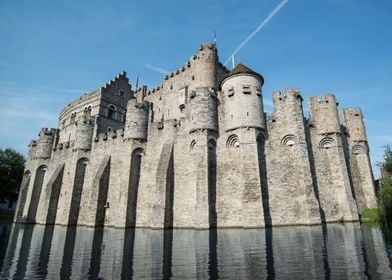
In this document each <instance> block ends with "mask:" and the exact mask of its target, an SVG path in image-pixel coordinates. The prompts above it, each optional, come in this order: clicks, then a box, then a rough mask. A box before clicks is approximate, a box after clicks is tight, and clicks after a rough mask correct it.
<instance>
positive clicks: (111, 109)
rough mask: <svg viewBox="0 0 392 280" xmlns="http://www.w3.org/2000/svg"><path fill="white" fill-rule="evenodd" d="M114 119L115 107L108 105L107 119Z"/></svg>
mask: <svg viewBox="0 0 392 280" xmlns="http://www.w3.org/2000/svg"><path fill="white" fill-rule="evenodd" d="M115 117H116V107H114V106H113V105H109V107H108V118H109V119H115Z"/></svg>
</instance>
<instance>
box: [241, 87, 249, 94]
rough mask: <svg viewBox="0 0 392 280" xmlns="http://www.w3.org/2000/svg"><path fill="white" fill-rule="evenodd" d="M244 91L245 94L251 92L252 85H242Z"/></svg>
mask: <svg viewBox="0 0 392 280" xmlns="http://www.w3.org/2000/svg"><path fill="white" fill-rule="evenodd" d="M242 93H244V94H250V86H248V85H246V86H242Z"/></svg>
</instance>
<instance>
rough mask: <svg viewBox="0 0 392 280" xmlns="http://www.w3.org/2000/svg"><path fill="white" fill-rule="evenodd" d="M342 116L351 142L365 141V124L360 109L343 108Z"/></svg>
mask: <svg viewBox="0 0 392 280" xmlns="http://www.w3.org/2000/svg"><path fill="white" fill-rule="evenodd" d="M343 116H344V121H345V125H346V128H347V132H348V136H349V138H350V140H351V141H352V142H366V143H367V136H366V131H365V124H364V122H363V116H362V111H361V109H359V108H355V109H354V110H350V109H343Z"/></svg>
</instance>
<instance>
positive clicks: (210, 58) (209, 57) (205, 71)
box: [193, 44, 218, 88]
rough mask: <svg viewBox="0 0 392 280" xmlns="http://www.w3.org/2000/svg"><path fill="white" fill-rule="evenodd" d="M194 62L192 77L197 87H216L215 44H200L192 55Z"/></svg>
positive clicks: (216, 61)
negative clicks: (193, 75) (193, 74)
mask: <svg viewBox="0 0 392 280" xmlns="http://www.w3.org/2000/svg"><path fill="white" fill-rule="evenodd" d="M193 59H194V62H195V72H196V73H197V75H195V77H194V79H195V82H196V86H197V87H213V88H216V87H217V84H216V83H217V81H216V67H217V63H218V53H217V49H216V46H215V44H211V45H209V44H202V45H201V47H200V49H199V52H198V53H197V55H196V56H194V57H193Z"/></svg>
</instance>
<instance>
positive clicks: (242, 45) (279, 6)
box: [225, 0, 289, 65]
mask: <svg viewBox="0 0 392 280" xmlns="http://www.w3.org/2000/svg"><path fill="white" fill-rule="evenodd" d="M287 2H289V0H283V1H282V2H280V3H279V5H278V6H276V7H275V9H273V11H272V12H271V13H269V15H268V16H267V18H266V19H265V20H264V21H263V22H262V23H261V24H260V25H259V26H258V27H257V28H256V30H255V31H253V32H252V33H251V34H250V35H249V36H248V37H247V38H246V39H245V40H244V41H243V42H242V43H241V44H240V45H239V46H238V47H237V48H236V49H235V51H234V52H233V53H232V54H231V55H230V56H229V57H228V58H227V59H226V61H225V65H226V64H227V63H229V61H230V59H231V57H232V56H233V55H235V54H236V53H237V52H238V51H239V50H240V49H242V48H243V47H244V46H245V45H246V44H247V43H248V42H249V41H250V40H251V39H252V38H253V37H254V36H255V35H256V34H257V33H258V32H259V31H260V30H261V29H262V28H263V27H264V26H266V25H267V23H268V22H269V21H270V20H271V19H272V18H273V17H274V16H275V15H276V14H277V13H278V12H279V11H280V9H282V8H283V7H284V5H286V4H287Z"/></svg>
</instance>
